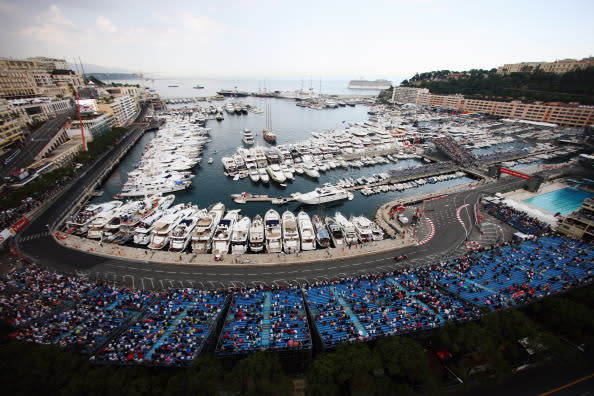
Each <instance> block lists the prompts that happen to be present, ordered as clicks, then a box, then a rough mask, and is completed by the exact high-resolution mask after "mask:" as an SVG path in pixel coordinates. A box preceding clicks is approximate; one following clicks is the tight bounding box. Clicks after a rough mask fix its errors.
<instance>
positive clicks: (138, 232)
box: [133, 210, 165, 245]
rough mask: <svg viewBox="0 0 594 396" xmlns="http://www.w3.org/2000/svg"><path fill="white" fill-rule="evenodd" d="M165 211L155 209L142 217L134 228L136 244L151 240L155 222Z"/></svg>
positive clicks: (146, 242) (143, 243) (144, 243)
mask: <svg viewBox="0 0 594 396" xmlns="http://www.w3.org/2000/svg"><path fill="white" fill-rule="evenodd" d="M164 214H165V211H163V210H155V211H154V212H153V213H151V214H150V215H148V216H147V217H145V218H144V219H142V221H141V222H140V223H139V224H138V225H137V226H136V227H135V228H134V238H133V242H134V243H135V244H136V245H146V244H148V243H149V242H150V241H151V231H152V226H153V224H154V223H155V222H156V221H157V220H159V219H160V218H161V217H163V215H164Z"/></svg>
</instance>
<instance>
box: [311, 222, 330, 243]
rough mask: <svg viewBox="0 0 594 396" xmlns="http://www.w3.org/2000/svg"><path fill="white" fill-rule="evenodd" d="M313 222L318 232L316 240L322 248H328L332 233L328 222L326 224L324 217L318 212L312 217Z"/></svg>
mask: <svg viewBox="0 0 594 396" xmlns="http://www.w3.org/2000/svg"><path fill="white" fill-rule="evenodd" d="M311 222H312V225H313V227H314V231H315V232H316V241H317V242H318V246H320V247H321V248H327V247H328V246H330V234H329V233H328V229H327V228H326V224H324V220H322V218H321V217H320V216H318V215H317V214H316V215H313V216H312V217H311Z"/></svg>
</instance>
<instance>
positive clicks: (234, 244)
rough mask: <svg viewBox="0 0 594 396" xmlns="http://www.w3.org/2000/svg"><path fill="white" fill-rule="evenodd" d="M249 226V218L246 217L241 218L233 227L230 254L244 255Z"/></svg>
mask: <svg viewBox="0 0 594 396" xmlns="http://www.w3.org/2000/svg"><path fill="white" fill-rule="evenodd" d="M250 225H251V222H250V218H249V217H247V216H243V217H242V218H241V220H239V221H237V222H236V223H235V225H233V230H232V231H231V254H244V253H245V252H246V251H247V248H248V236H249V233H250Z"/></svg>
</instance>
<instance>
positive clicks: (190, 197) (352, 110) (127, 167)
mask: <svg viewBox="0 0 594 396" xmlns="http://www.w3.org/2000/svg"><path fill="white" fill-rule="evenodd" d="M234 100H238V101H239V100H240V101H241V102H243V103H244V104H250V105H252V106H255V107H257V108H260V109H262V110H264V109H266V107H267V104H268V103H269V104H270V108H271V118H272V130H273V131H274V133H275V134H276V135H277V142H278V144H279V145H280V144H286V143H294V142H299V141H303V140H306V139H309V138H311V137H312V135H311V132H312V131H313V132H321V131H326V130H329V129H343V128H346V127H347V126H348V124H349V123H353V122H365V121H367V120H368V114H367V111H368V109H369V108H368V107H367V106H365V105H357V106H356V107H348V106H347V107H339V108H337V109H326V110H315V109H310V108H304V107H298V106H296V105H295V103H296V102H295V101H294V100H288V99H272V98H256V97H247V98H239V99H234ZM200 104H201V105H203V104H206V102H200ZM214 104H215V105H217V106H221V105H224V102H222V101H219V102H214ZM184 106H187V107H188V108H190V107H191V106H195V104H189V105H176V106H175V107H176V108H183V107H184ZM224 116H225V119H224V120H223V121H220V122H217V121H216V120H209V121H208V123H207V125H206V126H207V127H208V128H210V129H211V131H210V137H211V140H212V141H211V142H209V143H208V144H207V145H206V146H205V149H204V151H203V152H202V154H201V157H202V161H201V163H200V165H198V166H196V167H195V168H194V169H193V173H194V174H195V175H196V176H195V177H194V179H193V180H192V185H191V187H190V188H188V189H187V190H183V191H179V192H176V193H175V195H176V199H175V202H176V203H181V202H192V203H193V204H196V205H198V206H199V207H200V208H206V207H208V206H209V205H210V204H213V203H215V202H219V201H220V202H223V203H224V204H225V206H226V208H227V209H241V210H242V212H241V213H242V214H243V215H247V216H250V217H252V216H254V215H256V214H260V215H262V216H263V215H264V214H265V213H266V211H267V210H268V209H269V208H270V207H273V208H275V209H276V210H277V211H278V212H280V213H282V212H283V211H285V210H291V211H293V212H294V213H297V212H298V211H299V210H300V209H302V208H303V209H304V210H305V211H307V212H308V213H309V214H310V215H311V214H316V213H318V214H322V215H326V214H328V215H334V212H335V211H341V212H342V213H343V214H344V215H346V216H347V217H348V216H349V215H351V214H353V215H359V214H363V215H365V216H368V217H373V215H374V213H375V211H376V209H377V207H378V206H379V205H381V204H383V203H385V202H387V201H390V200H394V199H398V198H406V197H410V196H414V195H419V194H424V193H428V192H430V191H435V190H438V189H443V188H446V187H449V186H453V185H457V184H461V183H468V182H470V181H471V179H470V178H467V177H463V178H460V179H454V180H449V181H444V182H439V183H436V184H426V185H424V186H420V187H416V188H411V189H408V190H405V191H401V192H398V191H394V192H387V193H380V194H377V195H374V196H368V197H365V196H363V195H362V194H361V193H359V192H358V191H354V192H353V193H354V195H355V198H354V199H353V200H352V201H342V202H333V203H331V204H328V205H322V206H302V204H300V203H299V202H289V203H287V204H285V205H272V204H271V203H270V202H248V203H246V204H236V203H235V202H233V200H232V199H231V198H230V194H235V193H241V192H244V191H245V192H249V193H252V194H268V195H269V196H270V197H290V195H291V193H294V192H302V193H304V192H308V191H311V190H313V189H315V188H316V187H318V186H320V185H321V184H323V183H336V182H337V181H338V180H339V179H341V178H345V177H352V178H358V177H362V176H369V175H372V174H374V173H381V172H386V171H388V170H393V169H397V168H406V167H410V166H415V165H419V164H421V161H419V160H414V159H408V160H400V161H398V163H390V164H383V165H375V166H371V167H362V168H350V169H342V168H337V169H332V170H328V171H326V172H320V173H321V175H320V178H319V179H318V180H314V179H311V178H309V177H307V176H305V175H295V180H294V181H292V182H290V181H288V182H287V187H282V186H280V185H278V184H277V183H275V182H273V181H271V182H270V183H269V184H268V185H264V184H262V183H253V182H252V181H251V180H250V179H249V178H248V177H246V178H244V179H240V180H237V181H234V180H233V179H232V178H231V177H227V176H225V175H224V174H223V172H224V168H223V165H222V162H221V157H224V156H228V155H231V154H232V153H234V152H235V150H236V149H237V147H242V141H241V131H242V130H243V129H244V128H248V129H250V130H251V131H252V132H254V134H255V135H256V138H255V140H256V144H257V145H260V146H263V147H269V145H268V144H267V143H266V142H265V141H264V139H263V138H262V129H264V127H265V124H266V114H265V113H261V114H255V113H251V112H250V113H248V114H247V115H230V114H227V113H225V114H224ZM154 136H155V132H147V133H146V134H145V135H144V136H143V137H142V138H141V139H140V140H139V141H138V143H137V144H136V146H135V147H133V148H132V150H130V152H129V154H128V155H127V156H126V157H125V158H124V160H123V161H122V162H121V163H120V164H119V165H118V166H117V168H116V169H115V170H114V172H113V173H112V174H111V176H110V177H109V178H108V180H107V181H106V182H105V183H104V186H103V187H102V189H103V191H104V193H103V195H102V196H101V197H97V198H95V199H94V202H105V201H109V200H111V199H113V196H114V195H116V194H117V193H119V192H120V190H121V185H122V184H123V183H124V182H125V181H126V180H127V172H129V171H131V170H133V169H134V167H135V165H136V163H137V162H138V161H139V159H140V156H141V154H142V151H143V148H144V146H145V145H146V144H147V143H148V142H149V141H150V140H151V139H152V138H153V137H154ZM211 157H212V158H213V159H214V163H213V164H209V163H208V159H209V158H211Z"/></svg>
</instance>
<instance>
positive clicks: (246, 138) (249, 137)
mask: <svg viewBox="0 0 594 396" xmlns="http://www.w3.org/2000/svg"><path fill="white" fill-rule="evenodd" d="M241 134H242V137H241V140H242V141H243V143H245V144H246V145H248V146H251V145H252V144H254V134H253V133H252V131H250V130H249V129H244V130H243V131H242V133H241Z"/></svg>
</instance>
